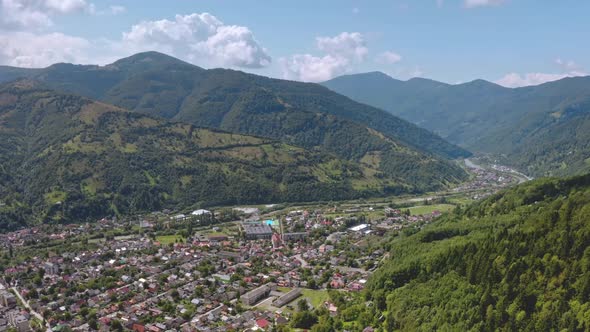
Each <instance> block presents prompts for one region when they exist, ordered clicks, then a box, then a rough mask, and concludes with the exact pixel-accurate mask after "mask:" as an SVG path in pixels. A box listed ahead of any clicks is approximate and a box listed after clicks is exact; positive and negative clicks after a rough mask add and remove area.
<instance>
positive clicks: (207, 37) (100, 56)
mask: <svg viewBox="0 0 590 332" xmlns="http://www.w3.org/2000/svg"><path fill="white" fill-rule="evenodd" d="M0 1H3V2H2V4H3V5H6V4H8V3H9V1H13V0H0ZM53 1H56V0H53ZM14 3H16V2H11V3H10V4H11V5H13V4H14ZM21 3H22V0H21ZM30 3H32V1H31V2H30ZM43 3H44V4H43V5H44V6H47V8H49V7H51V8H53V9H52V10H55V11H60V12H64V13H66V12H68V11H76V10H80V8H82V5H81V4H82V3H84V4H85V3H86V2H84V1H80V0H69V1H65V2H60V3H59V4H57V3H53V2H51V1H50V0H46V1H44V2H43ZM11 8H13V9H14V10H13V11H12V12H13V13H17V12H18V13H23V12H27V13H28V14H30V13H29V11H25V10H24V9H23V8H24V7H22V6H20V7H19V6H13V7H11ZM27 10H28V9H27ZM85 10H86V11H87V12H89V13H92V14H95V15H106V14H110V15H115V14H118V13H121V12H122V11H124V10H125V9H124V7H121V6H111V7H109V10H102V11H97V10H96V9H95V6H94V5H93V4H90V5H88V6H87V7H86V9H85ZM30 12H31V13H32V12H34V11H30ZM4 14H5V12H2V13H1V15H2V16H0V17H2V18H3V17H4ZM27 17H28V20H30V19H31V17H32V18H35V17H36V16H34V15H33V16H30V15H29V16H23V17H22V18H21V17H19V20H20V23H19V24H21V23H22V24H26V23H27V22H28V21H27V20H25V18H27ZM44 19H46V21H43V20H44ZM35 22H36V23H37V26H40V25H39V24H40V23H42V22H45V25H46V26H50V25H51V23H52V22H51V19H50V17H49V16H45V17H44V18H43V16H39V19H37V20H36V21H35ZM15 27H16V26H15ZM152 50H155V51H160V52H163V53H167V54H170V55H173V56H176V57H179V58H181V59H183V60H186V61H190V62H193V63H195V64H198V65H202V66H209V67H211V66H230V67H246V68H260V67H264V66H267V65H269V64H270V61H271V58H270V56H269V55H268V54H267V51H266V50H265V49H264V48H262V47H261V46H260V45H259V44H258V42H257V41H256V40H255V38H254V35H253V33H252V32H251V31H250V30H249V29H248V28H247V27H243V26H236V25H225V24H223V22H221V21H220V20H219V19H217V18H216V17H215V16H213V15H211V14H207V13H204V14H191V15H186V16H182V15H177V16H176V17H175V19H174V20H165V19H164V20H159V21H144V22H141V23H138V24H136V25H133V26H132V27H131V28H130V30H129V31H127V32H125V33H123V34H122V37H121V39H119V40H107V39H100V40H86V39H84V38H79V37H74V36H68V35H65V34H62V33H48V32H44V31H40V30H33V31H29V30H24V29H20V31H12V30H7V29H2V28H1V26H0V64H6V65H13V66H22V67H44V66H47V65H50V64H53V63H56V62H73V63H93V64H101V65H102V64H106V63H108V61H112V60H115V59H117V58H121V57H124V56H129V55H130V54H133V53H137V52H141V51H152Z"/></svg>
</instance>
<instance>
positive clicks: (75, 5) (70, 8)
mask: <svg viewBox="0 0 590 332" xmlns="http://www.w3.org/2000/svg"><path fill="white" fill-rule="evenodd" d="M90 7H91V5H90V4H88V3H87V2H86V1H85V0H0V28H3V29H8V30H38V29H44V28H48V27H50V26H52V25H53V20H52V19H51V17H52V16H54V15H56V14H70V13H74V12H79V11H83V10H86V9H89V8H90Z"/></svg>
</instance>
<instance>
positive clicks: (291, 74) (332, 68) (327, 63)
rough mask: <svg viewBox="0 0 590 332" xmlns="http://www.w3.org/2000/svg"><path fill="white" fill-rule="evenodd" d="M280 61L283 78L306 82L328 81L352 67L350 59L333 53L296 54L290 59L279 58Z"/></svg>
mask: <svg viewBox="0 0 590 332" xmlns="http://www.w3.org/2000/svg"><path fill="white" fill-rule="evenodd" d="M279 63H280V65H281V68H282V70H283V78H285V79H289V80H299V81H304V82H322V81H327V80H329V79H331V78H333V77H335V76H338V75H341V74H344V73H345V72H347V71H348V70H349V69H350V60H348V59H346V58H343V57H335V56H332V55H326V56H323V57H316V56H313V55H310V54H295V55H293V56H292V57H290V58H289V59H286V58H281V59H279Z"/></svg>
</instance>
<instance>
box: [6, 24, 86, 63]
mask: <svg viewBox="0 0 590 332" xmlns="http://www.w3.org/2000/svg"><path fill="white" fill-rule="evenodd" d="M91 48H92V45H91V43H90V42H88V41H87V40H86V39H83V38H78V37H72V36H67V35H64V34H62V33H49V34H40V35H39V34H34V33H31V32H10V33H5V34H2V35H0V63H2V64H7V65H11V66H17V67H29V68H31V67H33V68H35V67H46V66H48V65H51V64H54V63H57V62H76V63H80V62H84V61H87V60H89V58H88V54H91V52H89V50H90V49H91Z"/></svg>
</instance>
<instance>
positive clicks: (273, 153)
mask: <svg viewBox="0 0 590 332" xmlns="http://www.w3.org/2000/svg"><path fill="white" fill-rule="evenodd" d="M17 77H25V78H23V79H17ZM0 78H1V79H0V80H3V81H7V80H10V79H16V81H11V82H8V83H4V84H3V85H1V86H0V136H2V137H1V143H0V149H1V152H2V153H1V155H0V177H1V178H2V180H3V181H2V184H1V185H0V195H1V198H0V199H1V202H0V203H2V205H1V206H0V229H8V228H14V227H17V226H18V225H21V224H24V223H27V222H28V220H33V221H34V220H41V221H43V222H68V221H74V220H77V221H80V220H91V219H94V218H99V217H101V216H105V215H115V214H116V215H128V214H133V213H140V212H146V211H154V210H158V209H161V208H164V207H171V208H177V209H187V208H190V207H202V206H219V205H229V204H254V203H269V202H287V201H291V202H294V201H310V200H311V201H316V200H341V199H350V198H358V197H368V196H374V195H384V194H399V193H414V192H424V191H429V190H439V189H442V188H447V187H448V186H450V185H453V184H456V183H459V182H460V181H462V180H464V179H465V178H466V176H467V175H466V173H465V172H464V171H463V170H462V169H461V168H460V167H459V166H457V165H456V164H455V163H454V162H452V161H450V160H448V158H454V157H463V156H467V155H469V152H467V151H466V150H463V149H461V148H458V147H456V146H454V145H452V144H449V143H447V142H446V141H444V140H443V139H441V138H440V137H438V136H436V135H434V134H431V133H430V132H428V131H426V130H424V129H421V128H419V127H417V126H415V125H413V124H410V123H408V122H406V121H404V120H401V119H399V118H397V117H395V116H393V115H391V114H388V113H386V112H384V111H381V110H378V109H376V108H372V107H369V106H365V105H362V104H359V103H357V102H354V101H352V100H350V99H348V98H346V97H343V96H340V95H338V94H336V93H333V92H331V91H330V90H328V89H326V88H324V87H321V86H319V85H314V84H303V83H297V82H289V81H281V80H273V79H269V78H264V77H260V76H255V75H250V74H245V73H241V72H236V71H231V70H221V69H216V70H204V69H202V68H199V67H196V66H193V65H190V64H187V63H184V62H182V61H180V60H177V59H174V58H171V57H168V56H166V55H163V54H160V53H153V52H149V53H142V54H138V55H136V56H132V57H130V58H126V59H123V60H120V61H117V62H115V63H114V64H112V65H108V66H104V67H99V66H76V65H70V64H57V65H54V66H51V67H49V68H45V69H18V68H11V67H2V68H0ZM386 124H387V125H386ZM379 129H382V130H383V131H380V130H379Z"/></svg>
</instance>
